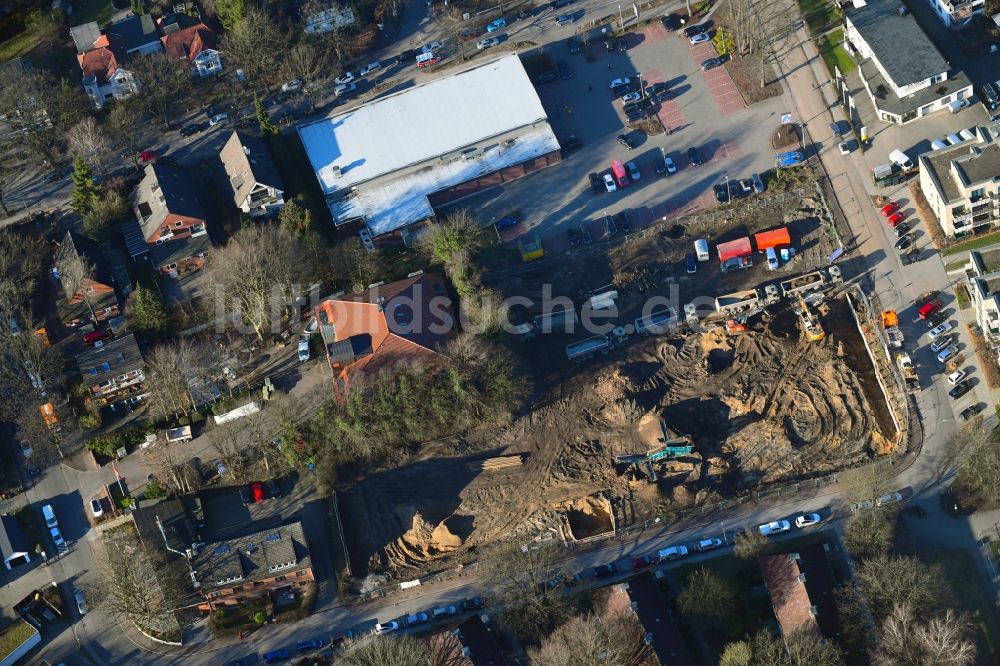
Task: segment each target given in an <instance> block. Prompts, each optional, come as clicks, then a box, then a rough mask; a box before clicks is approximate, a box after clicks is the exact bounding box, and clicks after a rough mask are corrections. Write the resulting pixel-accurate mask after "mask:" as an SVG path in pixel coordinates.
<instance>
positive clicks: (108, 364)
mask: <svg viewBox="0 0 1000 666" xmlns="http://www.w3.org/2000/svg"><path fill="white" fill-rule="evenodd" d="M76 365H77V367H78V368H80V374H81V375H82V376H83V383H84V384H86V385H87V386H97V385H98V384H101V383H102V382H104V381H106V380H107V379H110V378H112V377H116V376H118V375H120V374H124V373H126V372H131V371H132V370H140V369H142V368H143V367H144V365H145V364H144V362H143V360H142V352H140V351H139V345H138V344H136V342H135V336H134V335H132V334H131V333H129V334H128V335H125V336H123V337H120V338H116V339H114V340H110V341H108V342H105V343H104V344H102V345H101V346H99V347H98V346H95V347H92V348H90V349H88V350H87V351H85V352H83V353H82V354H77V355H76Z"/></svg>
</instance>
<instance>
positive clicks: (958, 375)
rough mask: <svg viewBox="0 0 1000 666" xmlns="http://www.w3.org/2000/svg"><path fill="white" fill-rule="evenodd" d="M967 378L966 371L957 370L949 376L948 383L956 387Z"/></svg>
mask: <svg viewBox="0 0 1000 666" xmlns="http://www.w3.org/2000/svg"><path fill="white" fill-rule="evenodd" d="M965 377H966V372H965V370H956V371H955V372H953V373H951V374H950V375H948V383H949V384H951V385H952V386H955V385H956V384H958V383H959V382H960V381H962V380H963V379H965Z"/></svg>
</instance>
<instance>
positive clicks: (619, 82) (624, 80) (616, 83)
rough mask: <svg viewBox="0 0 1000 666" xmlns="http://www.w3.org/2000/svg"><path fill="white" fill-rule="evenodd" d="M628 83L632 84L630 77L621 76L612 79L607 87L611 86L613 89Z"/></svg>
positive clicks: (628, 84)
mask: <svg viewBox="0 0 1000 666" xmlns="http://www.w3.org/2000/svg"><path fill="white" fill-rule="evenodd" d="M630 85H632V81H631V80H630V79H628V78H622V79H613V80H612V81H611V83H610V84H609V85H608V87H609V88H611V90H614V89H615V88H622V87H625V86H630Z"/></svg>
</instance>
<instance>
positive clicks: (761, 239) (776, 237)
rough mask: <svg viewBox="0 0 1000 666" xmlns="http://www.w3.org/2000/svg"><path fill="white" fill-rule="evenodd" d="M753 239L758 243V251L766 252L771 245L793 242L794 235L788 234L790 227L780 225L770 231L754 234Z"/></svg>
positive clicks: (776, 245)
mask: <svg viewBox="0 0 1000 666" xmlns="http://www.w3.org/2000/svg"><path fill="white" fill-rule="evenodd" d="M753 239H754V242H755V243H757V251H758V252H766V251H767V248H769V247H778V246H779V245H791V244H792V237H791V236H790V235H789V234H788V227H778V228H777V229H771V230H770V231H762V232H760V233H759V234H754V237H753Z"/></svg>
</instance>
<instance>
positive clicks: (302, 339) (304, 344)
mask: <svg viewBox="0 0 1000 666" xmlns="http://www.w3.org/2000/svg"><path fill="white" fill-rule="evenodd" d="M298 356H299V362H300V363H304V362H306V361H308V360H309V336H308V335H307V334H305V333H303V334H302V335H300V336H299V347H298Z"/></svg>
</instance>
